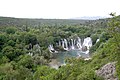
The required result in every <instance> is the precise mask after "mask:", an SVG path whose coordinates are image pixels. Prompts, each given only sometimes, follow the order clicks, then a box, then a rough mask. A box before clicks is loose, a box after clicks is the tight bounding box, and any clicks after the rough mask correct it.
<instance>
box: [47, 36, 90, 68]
mask: <svg viewBox="0 0 120 80" xmlns="http://www.w3.org/2000/svg"><path fill="white" fill-rule="evenodd" d="M57 46H59V47H62V48H63V49H64V50H66V51H60V52H58V53H59V54H56V61H57V62H58V63H53V64H52V65H53V66H54V65H56V66H57V67H59V66H60V65H63V64H65V61H64V60H65V58H66V57H76V58H79V57H83V58H89V49H90V47H92V39H91V38H90V37H87V38H85V39H84V41H83V42H82V41H81V39H80V38H79V37H77V38H76V39H61V40H60V41H59V42H58V45H57ZM48 48H49V51H50V52H51V53H55V52H57V51H56V50H55V49H54V47H53V45H49V47H48ZM83 48H86V49H84V50H83ZM58 50H59V49H58Z"/></svg>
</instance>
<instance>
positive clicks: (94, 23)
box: [0, 16, 120, 80]
mask: <svg viewBox="0 0 120 80" xmlns="http://www.w3.org/2000/svg"><path fill="white" fill-rule="evenodd" d="M108 21H109V24H108ZM119 26H120V18H119V17H118V16H114V17H113V18H110V19H99V20H63V19H21V18H10V17H0V80H105V79H106V76H105V75H104V74H106V73H107V72H109V71H112V69H115V70H114V72H113V73H115V74H113V73H112V72H111V73H112V74H111V73H108V74H110V75H111V76H112V77H111V76H110V77H111V79H113V78H115V79H117V78H120V31H119V28H120V27H119ZM78 38H79V40H78ZM85 39H90V42H91V43H92V46H90V47H88V48H87V46H89V41H87V42H86V41H85ZM97 40H98V41H97ZM66 41H68V42H66ZM84 41H85V43H88V45H87V46H86V45H85V46H84V45H83V46H82V47H83V48H84V51H87V50H89V51H90V52H89V53H87V54H88V55H89V57H88V58H84V57H82V56H77V57H69V56H67V57H66V58H65V59H64V62H65V64H63V65H60V66H59V68H58V69H54V68H52V67H50V66H49V63H51V62H52V60H55V59H56V55H58V54H60V53H62V52H63V53H64V52H67V50H64V46H63V45H65V44H68V48H69V49H68V50H69V51H70V52H72V51H77V50H76V49H78V48H76V45H77V43H78V42H79V45H81V44H82V43H84ZM60 42H61V43H60ZM65 42H66V43H65ZM59 43H60V45H59ZM71 45H72V47H74V46H75V47H74V48H71ZM69 46H70V47H69ZM50 50H51V51H52V52H51V51H50ZM81 51H82V50H81ZM57 52H58V53H57ZM67 54H69V53H67ZM84 54H85V53H84ZM60 57H61V56H60ZM112 63H114V65H113V64H112ZM111 64H112V68H111V69H110V70H106V69H107V67H109V68H110V66H111ZM106 65H107V67H106ZM109 65H110V66H109ZM115 65H116V66H115ZM102 70H105V72H104V71H102ZM97 71H98V72H97ZM96 72H97V73H96ZM99 74H100V75H99ZM101 75H103V76H101ZM106 75H107V74H106ZM107 79H110V78H109V77H107Z"/></svg>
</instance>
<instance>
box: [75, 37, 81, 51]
mask: <svg viewBox="0 0 120 80" xmlns="http://www.w3.org/2000/svg"><path fill="white" fill-rule="evenodd" d="M76 45H77V47H78V49H80V50H81V49H82V45H81V39H80V38H79V37H78V38H77V44H76Z"/></svg>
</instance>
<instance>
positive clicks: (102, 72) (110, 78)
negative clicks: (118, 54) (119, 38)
mask: <svg viewBox="0 0 120 80" xmlns="http://www.w3.org/2000/svg"><path fill="white" fill-rule="evenodd" d="M115 72H116V69H115V62H111V63H108V64H106V65H104V66H103V67H101V68H100V69H98V70H96V74H97V75H98V76H101V77H103V78H104V79H105V80H118V78H117V77H116V76H115Z"/></svg>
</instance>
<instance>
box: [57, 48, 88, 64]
mask: <svg viewBox="0 0 120 80" xmlns="http://www.w3.org/2000/svg"><path fill="white" fill-rule="evenodd" d="M79 55H81V57H83V58H86V57H89V54H85V52H81V51H80V50H70V51H64V52H59V53H58V54H57V55H56V60H57V61H58V62H60V63H62V64H63V63H64V60H65V58H70V57H78V56H79Z"/></svg>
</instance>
